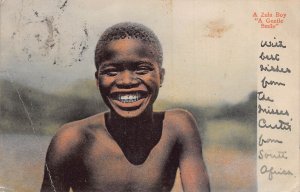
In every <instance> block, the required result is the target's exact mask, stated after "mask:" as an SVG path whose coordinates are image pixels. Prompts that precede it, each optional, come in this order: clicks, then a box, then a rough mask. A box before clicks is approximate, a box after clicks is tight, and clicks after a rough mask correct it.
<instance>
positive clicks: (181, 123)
mask: <svg viewBox="0 0 300 192" xmlns="http://www.w3.org/2000/svg"><path fill="white" fill-rule="evenodd" d="M165 118H166V120H167V121H168V122H170V123H171V124H172V125H173V126H175V127H179V128H180V129H185V128H188V127H190V126H191V125H193V124H196V120H195V118H194V116H193V115H192V114H191V113H190V112H189V111H187V110H185V109H180V108H178V109H171V110H167V111H166V113H165Z"/></svg>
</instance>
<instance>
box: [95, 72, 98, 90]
mask: <svg viewBox="0 0 300 192" xmlns="http://www.w3.org/2000/svg"><path fill="white" fill-rule="evenodd" d="M95 78H96V85H97V87H99V79H98V71H96V72H95Z"/></svg>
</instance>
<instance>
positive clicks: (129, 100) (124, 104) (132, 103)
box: [110, 90, 149, 110]
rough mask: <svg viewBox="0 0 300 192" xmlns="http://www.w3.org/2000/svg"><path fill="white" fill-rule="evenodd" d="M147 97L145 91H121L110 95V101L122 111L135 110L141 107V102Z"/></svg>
mask: <svg viewBox="0 0 300 192" xmlns="http://www.w3.org/2000/svg"><path fill="white" fill-rule="evenodd" d="M148 96H149V94H148V92H147V91H142V90H139V91H122V92H113V93H111V94H110V99H111V100H112V102H113V103H114V104H116V105H117V106H118V107H119V108H121V109H123V110H135V109H137V108H139V107H140V106H141V104H142V103H143V101H144V100H145V99H146V98H147V97H148Z"/></svg>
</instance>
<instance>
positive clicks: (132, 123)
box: [107, 107, 154, 129]
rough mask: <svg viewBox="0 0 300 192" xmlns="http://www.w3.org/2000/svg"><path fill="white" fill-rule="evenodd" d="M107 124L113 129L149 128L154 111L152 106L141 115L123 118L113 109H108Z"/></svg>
mask: <svg viewBox="0 0 300 192" xmlns="http://www.w3.org/2000/svg"><path fill="white" fill-rule="evenodd" d="M107 120H108V122H107V123H108V124H109V126H110V127H111V128H113V129H115V128H117V129H123V128H126V129H135V128H138V129H145V128H150V127H152V126H153V124H154V112H153V110H152V107H150V108H148V110H145V111H144V112H143V113H142V114H141V115H139V116H138V117H132V118H124V117H121V116H120V115H118V114H117V113H115V112H114V111H110V112H109V113H108V118H107Z"/></svg>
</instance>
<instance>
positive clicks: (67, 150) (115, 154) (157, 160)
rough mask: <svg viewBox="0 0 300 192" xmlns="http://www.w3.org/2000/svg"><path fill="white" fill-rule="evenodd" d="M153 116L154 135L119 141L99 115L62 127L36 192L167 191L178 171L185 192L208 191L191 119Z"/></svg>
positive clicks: (179, 113) (167, 114)
mask: <svg viewBox="0 0 300 192" xmlns="http://www.w3.org/2000/svg"><path fill="white" fill-rule="evenodd" d="M154 114H155V116H156V118H155V119H156V122H158V123H155V124H154V125H155V126H154V127H153V129H154V130H158V131H157V132H154V136H153V134H152V136H151V134H150V135H149V133H147V131H146V130H142V129H140V130H142V132H139V130H134V132H131V133H127V134H129V135H131V136H132V135H134V134H135V135H136V136H135V137H131V138H130V139H126V138H127V136H126V134H125V138H124V135H123V138H122V137H121V139H120V137H116V135H114V133H115V132H114V131H113V132H112V131H111V130H110V129H109V126H107V124H106V121H105V119H106V118H105V114H104V113H101V114H98V115H95V116H92V117H89V118H87V119H84V120H80V121H77V122H73V123H69V124H67V125H65V126H63V127H62V129H61V130H60V131H59V132H58V133H57V134H56V136H55V137H54V138H53V140H52V142H51V144H50V146H49V149H48V153H47V157H46V166H45V175H44V181H43V185H42V189H41V191H43V192H45V191H53V188H52V187H53V186H55V187H56V190H55V191H57V192H58V191H69V188H70V187H71V188H72V189H73V191H74V192H84V191H89V192H93V191H97V192H101V191H105V192H108V191H113V192H118V191H122V192H124V191H125V192H126V191H127V192H131V191H147V192H151V191H154V192H157V191H171V189H172V187H173V184H174V181H175V176H176V171H177V169H178V167H180V171H181V175H182V178H181V179H183V181H184V183H183V184H185V187H186V188H188V187H193V188H195V187H197V186H200V188H201V186H202V185H203V186H204V187H203V189H204V190H202V191H208V189H207V183H208V182H207V176H206V175H205V167H204V164H203V162H202V157H201V145H199V144H200V140H199V136H198V133H197V131H196V129H195V126H194V124H193V123H191V122H192V121H193V119H192V117H191V116H190V115H189V114H188V113H187V112H185V111H180V110H179V111H176V110H174V111H167V112H165V113H163V116H161V114H162V113H154ZM159 114H160V115H159ZM161 117H163V118H161ZM190 125H192V126H190ZM191 127H194V128H192V129H191ZM129 132H130V130H129ZM117 135H120V134H117ZM141 135H145V136H144V137H140V136H141ZM127 141H130V142H127ZM152 141H154V142H152ZM194 154H195V157H194V156H193V155H194ZM198 154H199V155H198ZM190 157H191V158H190ZM49 172H50V174H49ZM50 176H51V178H50ZM183 176H184V177H183ZM189 182H190V184H189ZM53 183H54V185H53ZM202 183H203V184H202ZM191 191H201V190H194V189H193V190H191Z"/></svg>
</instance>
